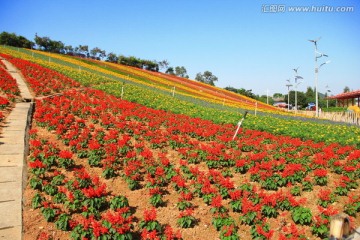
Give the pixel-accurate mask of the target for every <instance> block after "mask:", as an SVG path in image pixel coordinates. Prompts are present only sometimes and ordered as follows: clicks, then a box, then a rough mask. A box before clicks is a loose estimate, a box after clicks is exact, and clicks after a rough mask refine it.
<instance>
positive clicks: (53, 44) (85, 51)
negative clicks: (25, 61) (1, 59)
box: [0, 32, 217, 86]
mask: <svg viewBox="0 0 360 240" xmlns="http://www.w3.org/2000/svg"><path fill="white" fill-rule="evenodd" d="M0 44H2V45H8V46H13V47H20V48H28V49H35V48H36V49H38V50H41V51H45V52H52V53H59V54H66V55H71V56H76V57H82V58H91V59H96V60H105V61H107V62H112V63H119V64H123V65H126V66H131V67H136V68H140V69H146V70H149V71H154V72H159V71H160V69H162V70H164V72H165V73H167V74H171V75H174V76H178V77H183V78H189V75H188V73H187V70H186V68H185V67H184V66H181V67H180V66H176V67H172V66H169V65H170V64H169V62H168V61H167V60H162V61H156V60H148V59H141V58H137V57H135V56H124V55H117V54H115V53H113V52H110V53H107V54H106V51H105V50H102V49H100V48H99V47H94V48H92V49H90V48H89V46H88V45H79V46H76V47H73V46H71V45H66V44H65V43H63V42H62V41H57V40H52V39H51V38H49V37H46V36H44V37H41V36H39V35H38V34H37V33H36V34H35V38H34V42H33V41H30V40H28V39H26V38H25V37H23V36H18V35H16V34H15V33H8V32H2V33H1V34H0ZM195 80H197V81H200V82H203V83H207V84H210V85H213V86H214V85H215V83H214V82H215V81H217V77H216V76H214V75H213V74H212V73H211V72H210V71H205V72H204V73H200V72H199V73H197V74H196V77H195Z"/></svg>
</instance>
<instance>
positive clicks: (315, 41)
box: [309, 37, 328, 117]
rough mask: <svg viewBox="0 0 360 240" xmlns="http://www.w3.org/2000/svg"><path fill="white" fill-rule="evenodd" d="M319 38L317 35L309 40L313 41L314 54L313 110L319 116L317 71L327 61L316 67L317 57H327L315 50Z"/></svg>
mask: <svg viewBox="0 0 360 240" xmlns="http://www.w3.org/2000/svg"><path fill="white" fill-rule="evenodd" d="M320 39H321V37H319V38H318V39H316V40H309V41H310V42H312V43H314V47H315V50H314V56H315V101H316V107H315V108H316V109H315V111H316V117H319V97H318V87H317V85H318V72H319V68H320V67H321V66H323V65H324V64H327V63H328V62H325V63H323V64H321V65H320V67H318V63H317V59H318V58H321V57H328V55H326V54H323V53H320V52H318V50H317V42H318V41H319V40H320Z"/></svg>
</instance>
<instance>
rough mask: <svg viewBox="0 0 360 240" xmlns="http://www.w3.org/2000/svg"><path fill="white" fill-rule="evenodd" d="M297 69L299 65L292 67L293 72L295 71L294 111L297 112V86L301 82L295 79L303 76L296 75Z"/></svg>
mask: <svg viewBox="0 0 360 240" xmlns="http://www.w3.org/2000/svg"><path fill="white" fill-rule="evenodd" d="M298 69H299V67H298V68H294V69H293V70H294V72H295V76H294V78H295V112H297V109H298V106H297V86H298V85H299V84H300V83H302V82H297V80H298V79H303V77H301V76H299V75H298V72H297V71H298Z"/></svg>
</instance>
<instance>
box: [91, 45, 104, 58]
mask: <svg viewBox="0 0 360 240" xmlns="http://www.w3.org/2000/svg"><path fill="white" fill-rule="evenodd" d="M90 56H91V57H92V58H96V59H98V60H100V59H102V58H104V57H105V56H106V53H105V50H101V49H100V48H98V47H95V48H93V49H91V50H90Z"/></svg>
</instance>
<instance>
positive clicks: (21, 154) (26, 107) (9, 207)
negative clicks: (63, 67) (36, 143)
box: [0, 60, 33, 240]
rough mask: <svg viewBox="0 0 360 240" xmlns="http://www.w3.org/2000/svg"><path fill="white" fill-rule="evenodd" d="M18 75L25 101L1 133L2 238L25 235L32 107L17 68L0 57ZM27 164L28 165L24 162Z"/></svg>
mask: <svg viewBox="0 0 360 240" xmlns="http://www.w3.org/2000/svg"><path fill="white" fill-rule="evenodd" d="M1 61H2V62H3V63H4V64H5V65H6V67H7V69H8V71H9V73H10V74H11V75H12V77H13V78H15V79H16V81H17V83H18V86H19V89H20V92H21V97H22V99H23V102H20V103H16V105H15V108H14V109H13V110H12V111H11V114H10V115H9V116H8V118H6V121H5V127H4V128H3V132H2V134H1V135H0V239H1V240H5V239H6V240H7V239H9V240H18V239H22V231H23V229H22V206H23V198H22V196H23V194H22V193H23V189H24V188H25V184H26V161H25V160H26V156H27V153H28V149H26V148H27V147H26V146H27V141H28V139H27V133H28V128H29V122H30V116H31V114H30V111H31V110H32V104H33V103H32V102H31V101H32V99H33V97H32V96H31V94H30V92H29V89H28V88H27V86H26V84H25V82H24V81H23V79H22V77H21V75H20V74H19V73H17V69H16V68H15V67H14V66H13V65H12V64H10V63H9V62H7V61H6V60H1ZM24 164H25V165H24Z"/></svg>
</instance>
